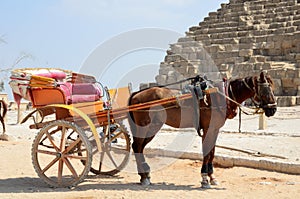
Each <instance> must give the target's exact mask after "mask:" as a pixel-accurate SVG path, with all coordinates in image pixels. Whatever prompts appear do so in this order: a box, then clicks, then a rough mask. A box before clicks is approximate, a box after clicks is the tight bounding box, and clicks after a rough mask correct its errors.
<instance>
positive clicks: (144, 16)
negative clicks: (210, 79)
mask: <svg viewBox="0 0 300 199" xmlns="http://www.w3.org/2000/svg"><path fill="white" fill-rule="evenodd" d="M221 3H228V0H211V1H200V0H151V1H150V0H149V1H148V0H123V1H122V0H1V1H0V27H1V28H0V38H1V39H2V40H4V42H3V41H2V42H1V41H0V68H1V69H5V68H7V67H10V66H11V65H12V64H13V63H14V61H15V60H16V59H17V58H18V57H19V56H21V55H24V54H27V55H30V56H31V57H30V58H26V59H24V60H22V61H21V62H20V63H19V64H18V65H17V66H16V67H55V68H65V69H71V70H75V71H78V70H79V69H80V67H81V66H82V64H83V63H84V61H85V59H86V58H87V57H88V56H89V54H90V53H91V52H92V51H93V50H94V49H95V48H97V46H99V45H101V44H102V43H104V42H105V41H107V40H109V39H111V38H113V37H115V36H117V35H119V34H122V33H124V32H127V31H131V30H135V29H141V28H148V27H152V28H162V29H168V30H172V31H175V32H178V33H181V34H184V33H185V32H186V31H187V30H188V28H189V27H191V26H193V25H197V24H198V23H199V22H200V21H202V20H203V18H204V17H206V16H208V13H209V12H210V11H216V10H217V9H219V8H220V4H221ZM174 42H175V41H174ZM154 54H155V55H154V56H153V60H151V63H156V62H158V63H159V62H160V61H163V58H164V55H165V53H163V52H160V53H154ZM156 54H157V55H156ZM138 56H139V57H141V55H138ZM130 58H132V59H134V56H132V57H130ZM147 59H151V58H147ZM128 62H130V60H129V61H128V59H127V61H126V62H124V63H125V64H127V63H128ZM148 62H149V61H148ZM148 62H147V63H148ZM124 63H122V64H124ZM128 64H129V65H130V63H128ZM118 67H121V66H118Z"/></svg>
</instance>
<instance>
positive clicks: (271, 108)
mask: <svg viewBox="0 0 300 199" xmlns="http://www.w3.org/2000/svg"><path fill="white" fill-rule="evenodd" d="M262 108H263V110H264V111H265V115H266V116H267V117H271V116H273V115H275V113H276V111H277V104H268V105H265V106H263V107H262Z"/></svg>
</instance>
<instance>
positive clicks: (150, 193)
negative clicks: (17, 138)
mask: <svg viewBox="0 0 300 199" xmlns="http://www.w3.org/2000/svg"><path fill="white" fill-rule="evenodd" d="M30 149H31V143H30V142H27V141H26V142H25V141H22V142H3V141H0V153H1V157H2V158H1V164H0V198H1V199H4V198H22V199H24V198H43V199H48V198H65V199H73V198H81V199H89V198H113V199H114V198H138V197H142V198H206V197H207V198H273V199H274V198H296V197H298V196H299V195H300V176H296V175H287V174H281V173H275V172H267V171H260V170H254V169H247V168H229V169H224V168H216V169H215V172H216V175H217V176H218V178H219V181H220V182H221V185H219V186H218V187H212V188H211V189H207V190H204V189H201V188H200V174H199V170H200V168H199V167H200V162H195V161H192V160H172V161H168V162H172V164H169V165H168V166H167V167H162V168H163V169H157V170H155V171H153V172H152V183H153V185H151V186H149V187H142V186H140V185H138V184H137V182H138V180H139V177H138V175H137V174H135V173H133V172H126V171H123V172H121V173H120V174H119V175H117V176H114V177H107V176H97V177H95V176H93V175H92V174H90V176H88V178H87V179H86V180H85V181H84V182H83V183H80V184H79V185H78V186H77V187H76V188H74V189H68V188H63V189H53V188H49V187H48V186H47V185H46V184H44V182H43V181H42V180H41V179H39V178H38V177H37V175H36V174H35V172H34V170H33V167H32V164H31V157H30ZM155 158H157V157H152V158H148V161H149V163H150V165H151V162H155V161H156V160H155ZM132 161H133V160H132Z"/></svg>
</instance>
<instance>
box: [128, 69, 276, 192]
mask: <svg viewBox="0 0 300 199" xmlns="http://www.w3.org/2000/svg"><path fill="white" fill-rule="evenodd" d="M224 85H226V86H225V87H226V88H227V89H224V90H226V91H225V94H226V95H225V94H223V93H221V92H211V93H208V92H206V93H207V94H205V95H204V97H202V96H201V95H200V97H199V95H198V94H199V93H196V94H195V93H194V94H193V96H194V97H193V98H190V99H187V100H182V101H180V102H178V101H177V102H174V103H170V104H167V105H162V106H160V107H152V108H150V109H146V110H139V111H132V112H129V124H130V127H131V131H132V134H133V144H132V148H133V151H134V153H135V158H136V163H137V170H138V174H139V175H140V177H141V180H140V182H141V184H142V185H149V184H150V166H149V165H148V164H147V163H146V160H145V157H144V154H143V150H144V148H145V146H146V145H147V144H148V143H149V142H150V141H151V140H152V139H153V138H154V136H155V135H156V133H157V132H158V131H159V130H160V128H161V127H162V125H163V124H167V125H169V126H172V127H175V128H187V127H194V128H195V129H196V130H197V132H198V134H199V135H201V132H200V131H201V130H202V131H203V135H202V152H203V157H204V158H203V163H202V168H201V176H202V182H201V185H202V187H203V188H208V187H210V184H211V185H217V184H218V182H217V180H216V179H215V177H214V176H213V164H212V163H213V159H214V152H215V143H216V139H217V135H218V133H219V129H220V128H221V127H222V126H223V125H224V123H225V121H226V119H228V118H229V119H232V118H234V117H235V116H236V113H237V108H238V106H239V104H241V103H242V102H243V101H245V100H246V99H248V98H252V99H253V101H254V102H255V103H256V104H257V105H258V106H259V107H260V108H262V109H263V110H264V112H265V115H266V116H267V117H270V116H273V115H274V114H275V112H276V103H275V97H274V94H273V90H272V85H273V82H272V80H271V79H270V77H267V76H266V75H265V74H264V73H263V72H261V73H260V76H259V77H257V76H251V77H246V78H244V79H241V78H240V79H235V80H231V81H228V82H227V83H226V82H225V83H224ZM198 90H199V89H198ZM204 93H205V92H204ZM179 94H180V93H179V91H176V90H171V89H168V88H166V87H152V88H148V89H145V90H142V91H138V92H135V93H133V94H132V95H131V97H130V98H129V105H133V104H139V103H145V102H149V101H154V100H159V99H163V98H168V97H174V96H176V95H179ZM195 102H196V103H195ZM208 177H209V178H210V184H209V180H208Z"/></svg>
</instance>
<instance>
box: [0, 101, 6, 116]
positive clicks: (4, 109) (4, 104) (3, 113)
mask: <svg viewBox="0 0 300 199" xmlns="http://www.w3.org/2000/svg"><path fill="white" fill-rule="evenodd" d="M0 102H1V105H2V107H3V112H2V115H1V117H2V118H4V117H5V115H6V113H7V104H6V103H5V101H4V100H0ZM0 114H1V113H0Z"/></svg>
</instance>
